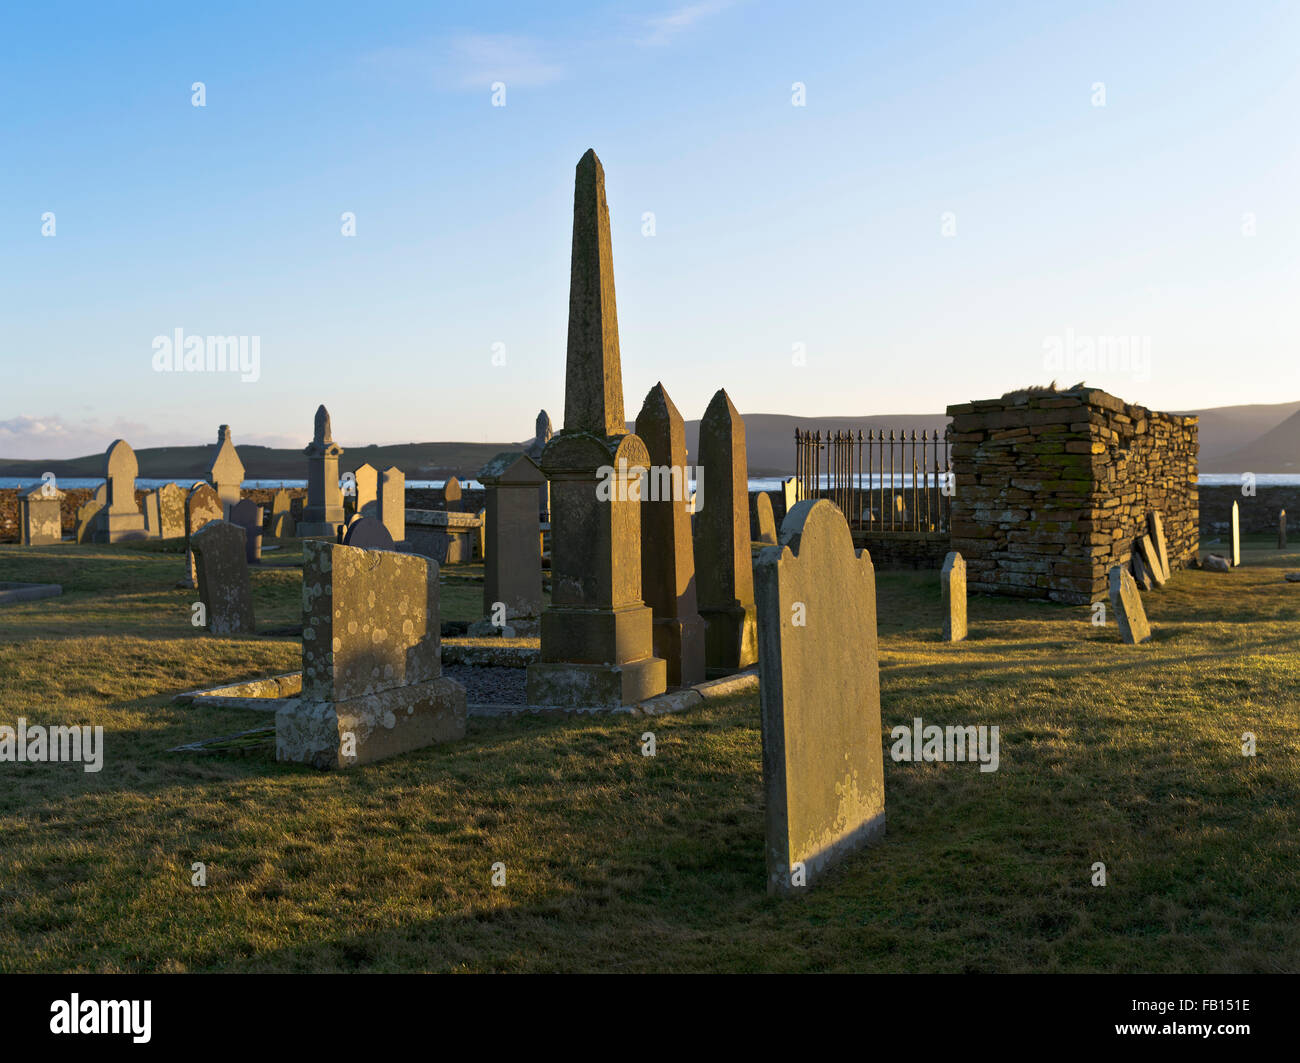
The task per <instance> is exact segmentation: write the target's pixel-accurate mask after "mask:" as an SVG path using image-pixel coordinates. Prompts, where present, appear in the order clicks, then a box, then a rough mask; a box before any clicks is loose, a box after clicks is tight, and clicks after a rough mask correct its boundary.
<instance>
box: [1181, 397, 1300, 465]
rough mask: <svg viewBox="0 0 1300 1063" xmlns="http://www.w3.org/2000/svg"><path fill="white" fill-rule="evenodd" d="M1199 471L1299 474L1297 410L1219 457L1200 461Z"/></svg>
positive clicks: (1299, 436) (1299, 423)
mask: <svg viewBox="0 0 1300 1063" xmlns="http://www.w3.org/2000/svg"><path fill="white" fill-rule="evenodd" d="M1201 471H1202V472H1289V473H1296V472H1300V410H1297V412H1295V413H1293V414H1292V415H1291V416H1290V417H1288V418H1287V419H1286V420H1285V421H1283V422H1282V423H1281V424H1280V425H1278V426H1277V427H1276V428H1273V429H1271V430H1270V431H1268V432H1265V433H1264V434H1263V435H1261V436H1260V437H1259V438H1258V439H1255V440H1252V441H1251V442H1250V443H1248V444H1246V445H1245V446H1244V447H1241V448H1240V449H1238V450H1234V451H1232V452H1231V453H1230V454H1227V455H1225V456H1224V457H1222V458H1218V459H1215V460H1213V461H1210V460H1202V462H1201Z"/></svg>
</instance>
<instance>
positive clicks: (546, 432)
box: [527, 410, 555, 524]
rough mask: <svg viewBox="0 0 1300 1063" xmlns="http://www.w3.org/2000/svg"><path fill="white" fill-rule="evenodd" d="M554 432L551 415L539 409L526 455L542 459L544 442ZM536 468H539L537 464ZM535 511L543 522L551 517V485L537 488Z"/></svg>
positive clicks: (536, 459)
mask: <svg viewBox="0 0 1300 1063" xmlns="http://www.w3.org/2000/svg"><path fill="white" fill-rule="evenodd" d="M554 434H555V433H554V432H553V431H551V415H550V414H548V413H547V412H546V411H545V410H539V411H538V414H537V424H536V425H535V431H534V434H533V440H532V442H531V443H529V444H528V451H527V453H528V456H529V457H530V458H532V459H533V461H535V462H540V461H541V460H542V451H543V450H545V449H546V444H547V443H549V442H550V441H551V436H553V435H554ZM538 468H541V466H540V465H539V466H538ZM537 513H538V517H539V519H540V520H541V521H542V523H543V524H545V523H547V522H548V521H549V520H550V519H551V485H550V484H549V483H544V484H542V486H541V487H539V488H538V489H537Z"/></svg>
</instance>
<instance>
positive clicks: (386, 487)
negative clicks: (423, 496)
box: [379, 465, 406, 543]
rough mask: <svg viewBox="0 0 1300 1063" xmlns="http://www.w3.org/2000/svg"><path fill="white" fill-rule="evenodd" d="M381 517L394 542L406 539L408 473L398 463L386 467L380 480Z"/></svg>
mask: <svg viewBox="0 0 1300 1063" xmlns="http://www.w3.org/2000/svg"><path fill="white" fill-rule="evenodd" d="M379 519H380V520H381V521H383V523H384V527H385V528H387V529H388V534H389V535H391V536H392V537H393V542H395V543H400V542H405V541H406V474H405V473H403V472H402V470H401V469H399V468H398V467H397V466H396V465H393V466H390V467H389V468H387V469H385V470H384V474H383V476H382V477H381V479H380V482H379Z"/></svg>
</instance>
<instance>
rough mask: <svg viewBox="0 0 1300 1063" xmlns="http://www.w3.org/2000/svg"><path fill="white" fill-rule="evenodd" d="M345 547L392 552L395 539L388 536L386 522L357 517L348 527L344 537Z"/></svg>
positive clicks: (375, 518)
mask: <svg viewBox="0 0 1300 1063" xmlns="http://www.w3.org/2000/svg"><path fill="white" fill-rule="evenodd" d="M343 545H344V546H355V547H356V548H357V549H359V550H392V549H393V548H394V547H393V537H392V536H391V535H389V534H388V529H387V528H385V527H384V522H383V521H381V520H380V519H379V518H378V517H357V518H356V519H355V520H354V521H353V522H352V523H351V524H349V525H348V530H347V534H346V535H344V537H343Z"/></svg>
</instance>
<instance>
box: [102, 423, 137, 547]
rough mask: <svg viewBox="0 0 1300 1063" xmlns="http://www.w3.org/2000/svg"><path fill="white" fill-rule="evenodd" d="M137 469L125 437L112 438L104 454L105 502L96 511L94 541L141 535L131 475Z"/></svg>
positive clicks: (132, 452)
mask: <svg viewBox="0 0 1300 1063" xmlns="http://www.w3.org/2000/svg"><path fill="white" fill-rule="evenodd" d="M139 470H140V463H139V462H138V461H136V457H135V451H134V450H132V449H131V447H130V446H129V445H128V444H127V442H126V441H125V440H123V439H117V440H114V441H113V444H112V446H110V447H109V448H108V452H107V453H106V454H105V455H104V481H105V483H106V484H107V486H108V504H107V505H106V506H105V507H104V510H103V512H102V513H100V514H99V521H98V524H97V530H96V532H95V541H96V542H103V543H121V542H126V541H128V540H131V539H143V538H144V537H145V532H144V514H143V513H141V512H140V508H139V507H138V506H137V505H136V504H135V478H136V475H137V474H138V473H139Z"/></svg>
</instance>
